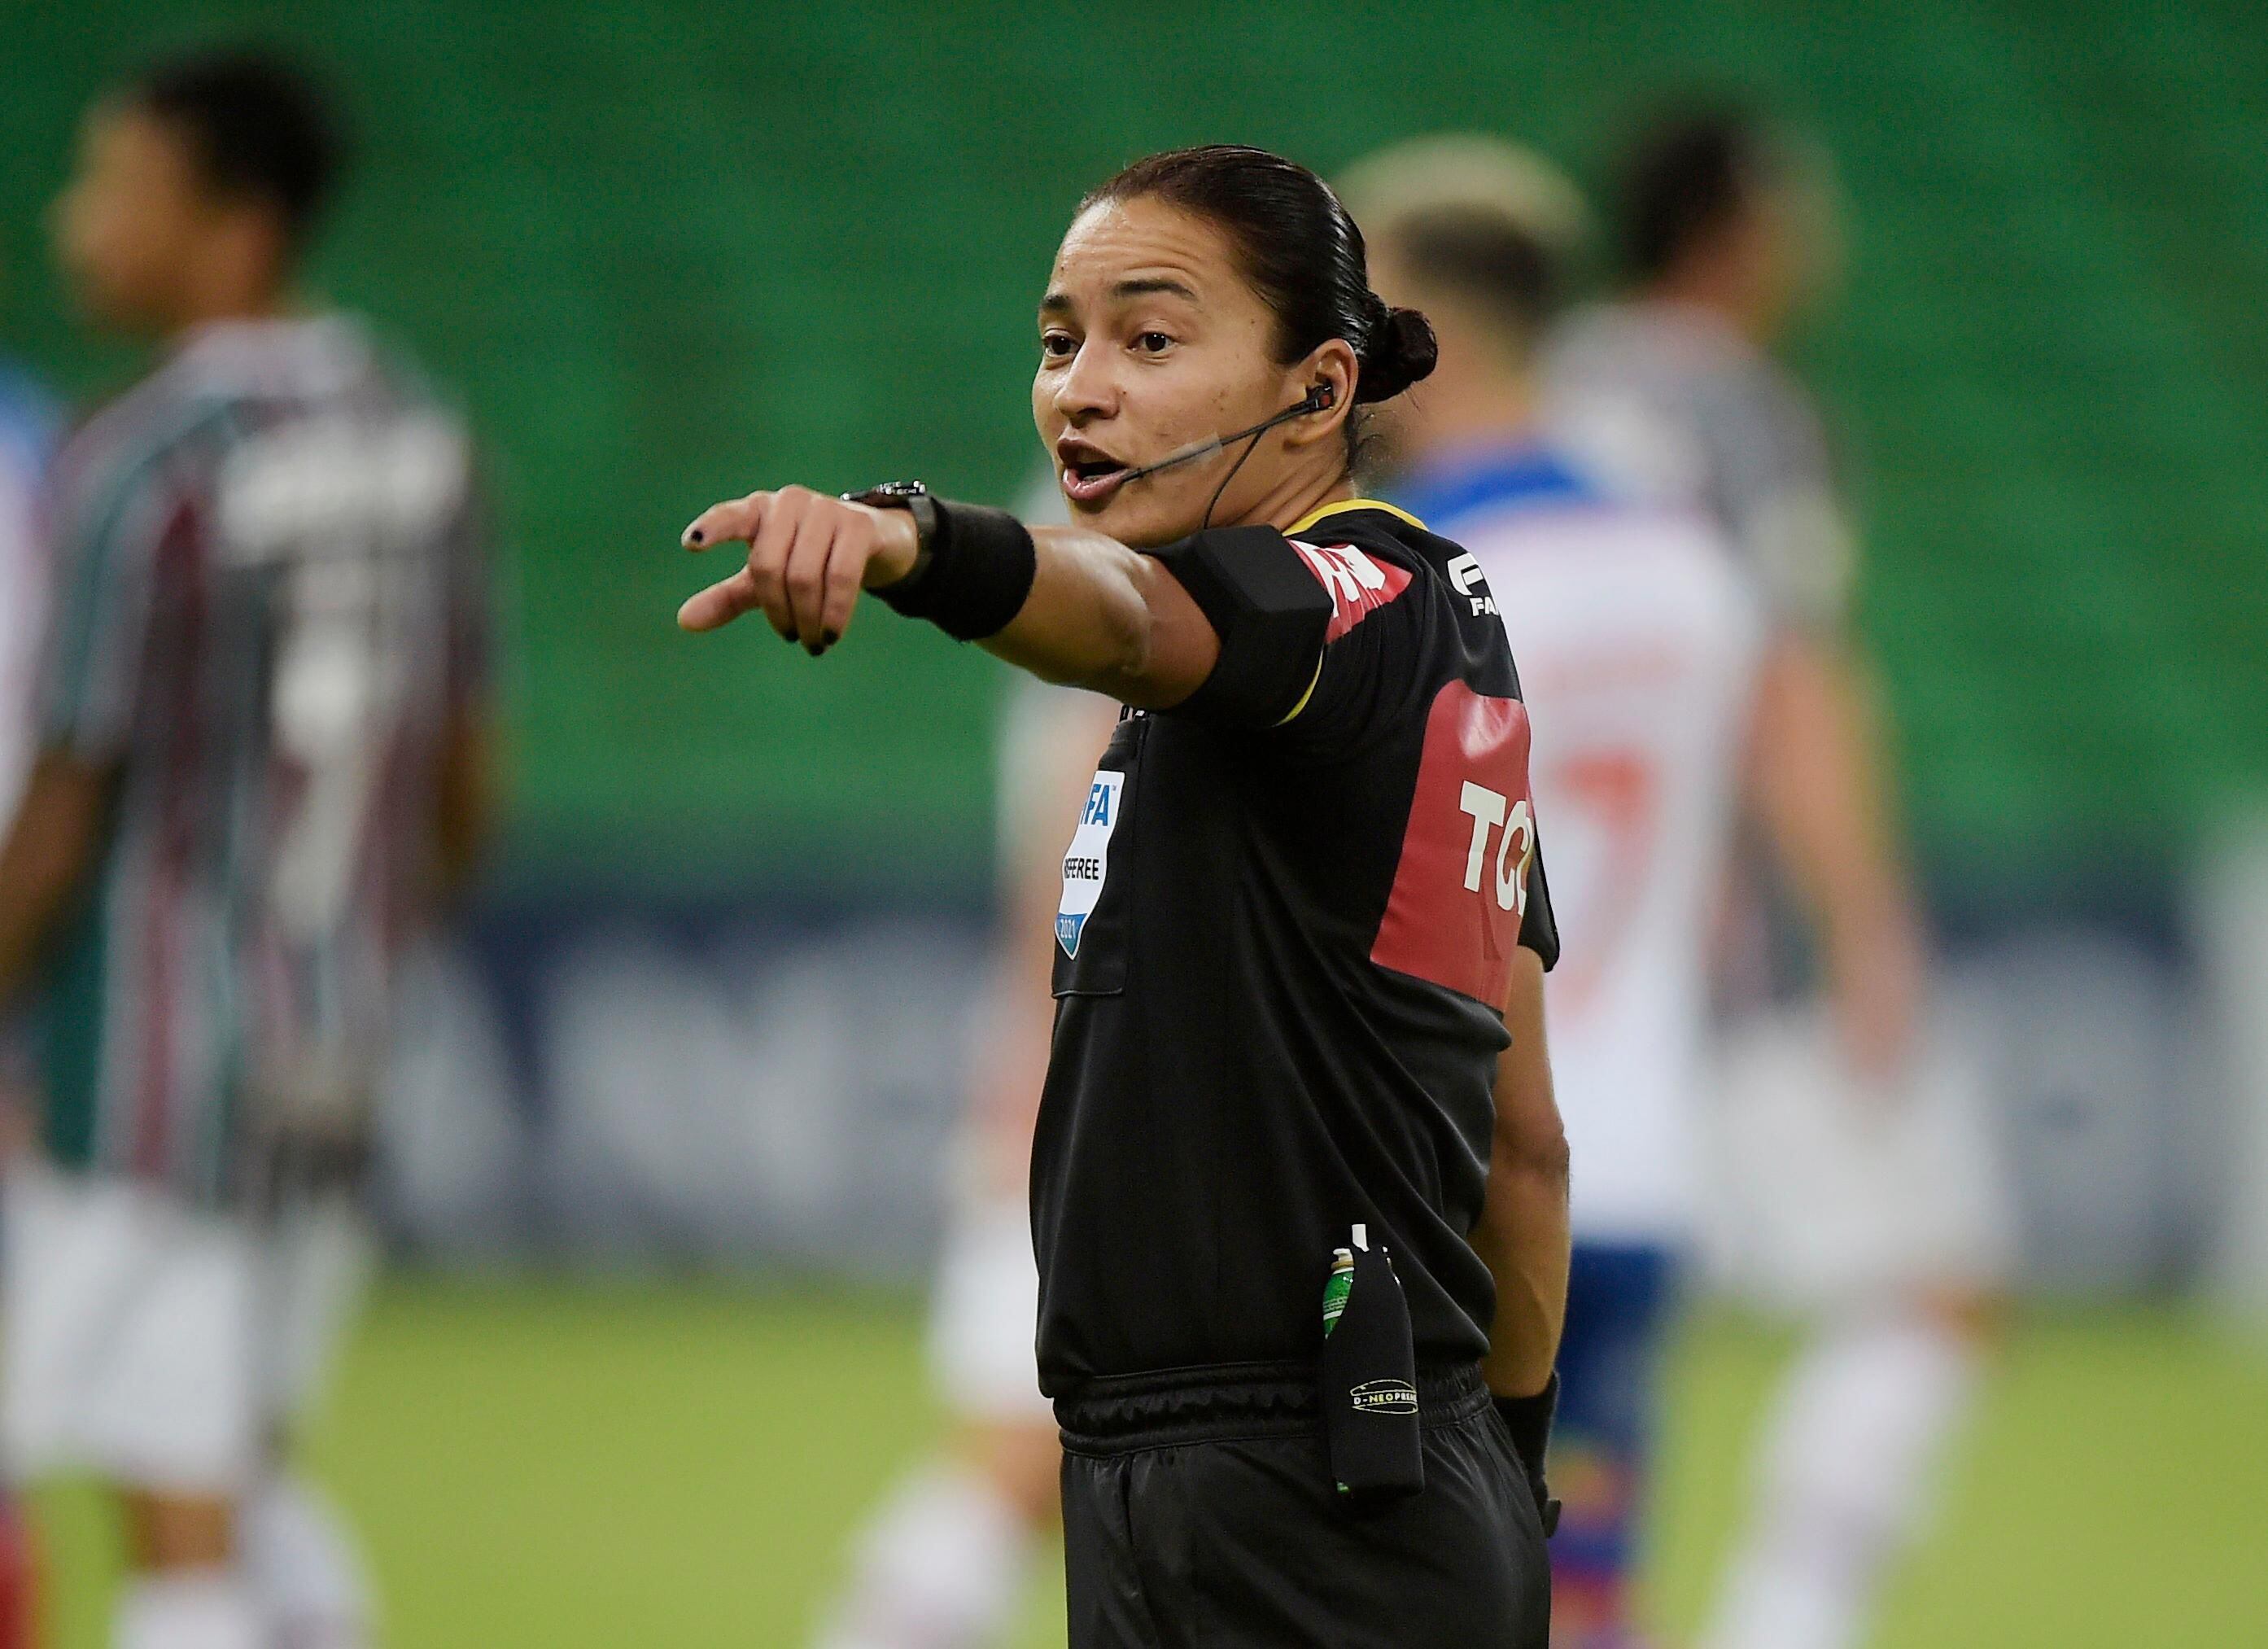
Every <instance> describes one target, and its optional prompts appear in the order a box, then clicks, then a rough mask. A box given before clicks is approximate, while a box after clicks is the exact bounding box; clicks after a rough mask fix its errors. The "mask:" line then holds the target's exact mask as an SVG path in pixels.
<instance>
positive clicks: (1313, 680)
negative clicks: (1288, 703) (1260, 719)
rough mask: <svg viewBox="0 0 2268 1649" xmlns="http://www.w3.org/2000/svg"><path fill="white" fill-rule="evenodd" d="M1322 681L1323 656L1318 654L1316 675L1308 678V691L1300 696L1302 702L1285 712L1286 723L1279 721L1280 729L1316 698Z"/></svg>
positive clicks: (1316, 656)
mask: <svg viewBox="0 0 2268 1649" xmlns="http://www.w3.org/2000/svg"><path fill="white" fill-rule="evenodd" d="M1322 679H1323V655H1322V654H1321V653H1317V654H1316V655H1315V673H1314V674H1313V675H1311V676H1309V677H1308V678H1307V691H1306V692H1304V693H1302V694H1300V702H1299V703H1296V704H1294V705H1292V708H1291V709H1289V710H1285V712H1284V721H1279V722H1278V723H1277V724H1276V725H1278V727H1281V726H1282V725H1284V722H1285V721H1290V720H1292V719H1293V718H1296V717H1297V716H1298V715H1299V713H1300V711H1301V710H1305V709H1307V701H1308V700H1309V699H1311V698H1313V697H1314V696H1315V686H1316V684H1317V683H1318V682H1320V681H1322Z"/></svg>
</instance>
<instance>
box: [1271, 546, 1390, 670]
mask: <svg viewBox="0 0 2268 1649" xmlns="http://www.w3.org/2000/svg"><path fill="white" fill-rule="evenodd" d="M1291 544H1292V548H1294V549H1296V550H1298V551H1299V552H1300V561H1301V562H1303V563H1306V565H1307V571H1309V572H1312V573H1314V575H1315V582H1316V583H1318V584H1320V585H1322V586H1323V588H1324V589H1326V590H1328V591H1329V592H1330V597H1331V622H1330V628H1329V629H1326V630H1325V631H1324V632H1323V641H1324V643H1325V644H1327V645H1328V644H1329V643H1331V642H1335V641H1337V639H1338V638H1339V637H1342V636H1344V635H1345V634H1346V633H1347V631H1349V630H1351V629H1353V628H1354V627H1355V626H1356V625H1357V624H1359V623H1361V622H1362V621H1363V620H1365V619H1366V618H1368V617H1369V616H1370V615H1372V614H1373V613H1375V612H1376V611H1378V609H1379V608H1380V607H1384V606H1385V605H1386V604H1387V603H1388V601H1391V600H1393V599H1394V598H1395V596H1397V595H1400V594H1401V593H1403V591H1404V590H1406V589H1408V588H1409V587H1410V574H1409V571H1408V570H1407V569H1405V568H1402V567H1397V566H1395V564H1394V563H1392V562H1390V561H1380V560H1378V559H1376V558H1375V557H1374V556H1366V555H1364V554H1363V553H1362V551H1360V550H1359V549H1357V548H1355V547H1354V546H1353V545H1352V544H1303V543H1301V542H1300V541H1299V540H1298V539H1296V538H1295V539H1293V540H1292V541H1291Z"/></svg>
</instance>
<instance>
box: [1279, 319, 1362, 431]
mask: <svg viewBox="0 0 2268 1649" xmlns="http://www.w3.org/2000/svg"><path fill="white" fill-rule="evenodd" d="M1360 370H1361V369H1360V367H1359V365H1358V364H1357V363H1356V360H1355V354H1354V346H1353V345H1352V344H1351V343H1349V342H1347V341H1346V340H1345V339H1344V338H1327V339H1325V340H1324V341H1323V342H1322V343H1319V344H1317V345H1316V346H1315V349H1314V352H1313V353H1311V354H1310V355H1309V356H1308V357H1307V359H1306V360H1304V361H1302V362H1300V364H1298V365H1297V366H1295V367H1292V368H1290V369H1289V371H1288V372H1287V373H1286V376H1287V378H1288V379H1289V383H1288V386H1287V387H1288V392H1289V393H1288V394H1286V395H1285V404H1286V405H1289V404H1291V403H1292V402H1294V401H1300V400H1303V399H1305V398H1306V397H1307V396H1308V395H1311V394H1314V392H1315V391H1316V390H1318V389H1327V390H1329V392H1330V401H1329V405H1328V406H1326V407H1325V408H1324V409H1322V411H1321V412H1316V413H1311V414H1309V415H1308V416H1306V417H1304V418H1294V419H1293V420H1292V422H1291V423H1288V424H1286V425H1285V426H1284V429H1285V435H1284V445H1285V447H1286V448H1287V449H1288V450H1290V451H1292V452H1303V451H1305V450H1306V449H1307V448H1308V447H1311V446H1314V445H1318V444H1320V443H1323V442H1327V441H1343V440H1344V439H1345V438H1346V437H1345V433H1344V431H1345V429H1346V421H1347V415H1348V413H1349V412H1351V410H1352V409H1353V408H1354V390H1355V379H1356V377H1357V375H1358V373H1359V372H1360Z"/></svg>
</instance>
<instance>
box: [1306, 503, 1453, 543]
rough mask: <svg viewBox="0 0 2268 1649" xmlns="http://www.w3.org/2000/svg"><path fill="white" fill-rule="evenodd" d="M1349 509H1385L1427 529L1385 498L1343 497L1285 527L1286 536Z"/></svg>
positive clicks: (1423, 530)
mask: <svg viewBox="0 0 2268 1649" xmlns="http://www.w3.org/2000/svg"><path fill="white" fill-rule="evenodd" d="M1349 510H1383V511H1385V512H1386V513H1387V514H1388V515H1390V516H1393V517H1394V518H1395V519H1396V520H1402V521H1407V522H1409V523H1410V526H1414V527H1416V528H1417V529H1418V531H1419V532H1421V533H1423V532H1425V531H1426V530H1427V528H1426V526H1425V522H1423V521H1421V520H1419V519H1418V518H1417V517H1416V516H1414V515H1412V514H1410V512H1409V511H1407V510H1403V509H1397V508H1395V506H1394V505H1393V504H1388V503H1387V502H1386V500H1385V499H1383V498H1342V499H1340V500H1339V501H1338V502H1337V504H1325V505H1324V506H1323V507H1322V509H1320V510H1317V511H1314V512H1312V513H1310V514H1307V515H1304V516H1301V517H1300V519H1298V520H1296V521H1294V522H1292V525H1291V526H1288V527H1286V528H1285V529H1284V536H1285V537H1286V538H1290V537H1292V536H1293V535H1294V534H1300V533H1304V532H1306V531H1307V529H1308V528H1309V527H1311V526H1314V524H1315V523H1316V522H1318V521H1320V520H1322V519H1323V518H1324V517H1325V516H1330V515H1344V514H1345V513H1346V512H1348V511H1349Z"/></svg>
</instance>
